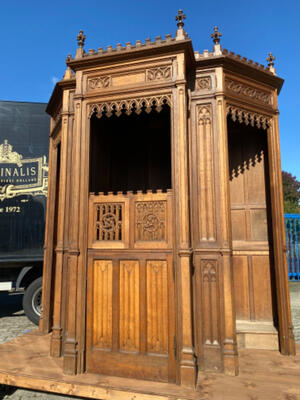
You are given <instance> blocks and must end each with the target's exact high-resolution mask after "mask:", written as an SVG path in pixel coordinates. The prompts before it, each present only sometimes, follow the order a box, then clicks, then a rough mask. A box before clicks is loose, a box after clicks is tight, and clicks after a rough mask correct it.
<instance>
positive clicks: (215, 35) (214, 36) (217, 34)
mask: <svg viewBox="0 0 300 400" xmlns="http://www.w3.org/2000/svg"><path fill="white" fill-rule="evenodd" d="M221 36H222V33H221V32H219V28H218V27H217V26H215V27H214V32H213V33H212V34H211V38H212V40H213V42H214V44H215V45H216V44H219V43H220V37H221Z"/></svg>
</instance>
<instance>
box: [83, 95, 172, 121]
mask: <svg viewBox="0 0 300 400" xmlns="http://www.w3.org/2000/svg"><path fill="white" fill-rule="evenodd" d="M164 105H168V106H169V107H171V96H169V95H161V96H153V97H141V98H134V99H126V100H120V101H112V102H104V103H94V104H90V105H89V112H88V115H89V118H91V117H92V115H96V117H98V118H101V117H102V115H103V114H105V115H106V116H107V117H111V116H112V115H116V116H117V117H119V116H120V115H121V114H122V113H123V112H124V113H125V114H127V115H130V114H131V113H133V112H134V113H136V114H140V113H141V112H142V111H145V112H147V113H150V112H151V111H152V110H155V111H157V112H160V111H161V110H162V108H163V106H164Z"/></svg>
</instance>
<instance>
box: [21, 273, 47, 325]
mask: <svg viewBox="0 0 300 400" xmlns="http://www.w3.org/2000/svg"><path fill="white" fill-rule="evenodd" d="M41 305H42V277H40V278H37V279H35V280H34V281H32V282H31V284H30V285H29V286H28V287H27V288H26V289H25V293H24V296H23V309H24V312H25V314H26V316H27V317H28V318H29V319H30V321H32V322H33V323H34V324H35V325H38V324H39V320H40V316H41Z"/></svg>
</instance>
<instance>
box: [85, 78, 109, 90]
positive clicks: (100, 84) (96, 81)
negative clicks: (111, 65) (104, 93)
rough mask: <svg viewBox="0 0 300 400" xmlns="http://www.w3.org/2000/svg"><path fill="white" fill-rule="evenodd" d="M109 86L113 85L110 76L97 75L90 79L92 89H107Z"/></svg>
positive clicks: (89, 86)
mask: <svg viewBox="0 0 300 400" xmlns="http://www.w3.org/2000/svg"><path fill="white" fill-rule="evenodd" d="M109 86H111V77H110V76H96V77H94V78H90V79H88V88H89V89H90V90H94V89H105V88H108V87H109Z"/></svg>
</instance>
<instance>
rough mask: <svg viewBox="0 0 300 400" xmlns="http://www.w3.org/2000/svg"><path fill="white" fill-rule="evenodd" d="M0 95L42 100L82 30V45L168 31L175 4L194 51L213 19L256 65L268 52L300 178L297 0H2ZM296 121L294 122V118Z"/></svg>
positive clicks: (291, 159) (285, 146)
mask: <svg viewBox="0 0 300 400" xmlns="http://www.w3.org/2000/svg"><path fill="white" fill-rule="evenodd" d="M0 5H1V9H0V26H1V49H2V50H1V58H0V59H1V62H0V99H1V100H19V101H42V102H47V101H48V99H49V97H50V95H51V92H52V90H53V87H54V83H55V81H56V80H57V79H60V78H61V77H62V75H63V73H64V70H65V58H66V56H67V54H68V53H71V54H72V55H74V53H75V49H76V36H77V34H78V31H79V30H80V29H83V30H84V33H85V34H86V36H87V39H86V46H85V48H86V50H87V49H90V48H95V49H97V48H98V47H106V46H107V45H112V46H113V47H114V46H115V45H116V44H117V43H119V42H120V43H122V44H125V43H126V42H128V41H131V42H133V43H134V42H135V41H136V40H137V39H139V40H142V41H144V40H145V39H146V38H147V37H151V38H152V39H154V38H155V36H158V35H162V36H164V35H165V34H167V33H172V34H174V32H175V30H176V23H175V21H174V17H175V15H176V13H177V11H178V9H179V8H182V9H183V10H184V12H185V13H186V15H187V19H186V21H185V22H186V24H185V29H186V31H187V32H188V34H189V36H190V37H191V39H192V41H193V46H194V50H199V51H200V52H202V51H203V49H211V48H212V41H211V39H210V34H211V32H212V30H213V27H214V26H215V25H218V26H219V29H220V31H221V32H222V34H223V36H222V40H221V44H222V46H223V47H224V48H227V49H228V50H231V51H234V52H236V53H238V54H241V55H242V56H245V57H247V58H250V59H252V60H254V61H257V62H259V63H262V64H266V61H265V59H266V57H267V54H268V52H269V51H272V52H273V54H274V55H275V56H276V61H275V67H276V70H277V74H278V75H279V76H281V77H282V78H284V79H285V84H284V86H283V89H282V91H281V94H280V96H279V109H280V137H281V154H282V167H283V169H284V170H286V171H288V172H291V173H292V174H293V175H296V176H297V178H298V180H300V135H299V130H300V128H299V125H298V124H297V123H296V121H297V120H298V119H297V117H298V116H299V114H300V104H299V103H300V100H299V96H298V93H299V92H300V79H299V73H298V69H299V64H300V62H299V61H300V46H299V41H300V23H299V20H300V1H299V0H286V1H285V2H283V1H279V0H274V1H272V2H269V1H268V2H267V1H265V0H260V1H258V0H252V1H246V0H214V1H210V2H204V1H200V0H197V1H196V0H195V1H177V0H161V1H157V0H153V1H143V0H139V1H138V0H134V1H133V0H127V1H120V0H114V1H110V2H109V1H108V2H104V1H99V0H98V1H95V0H85V1H82V0H72V1H66V0H65V1H64V0H61V1H58V0H52V1H45V0H27V1H24V0H15V1H13V2H12V1H4V0H2V1H1V3H0ZM294 121H295V122H294Z"/></svg>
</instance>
